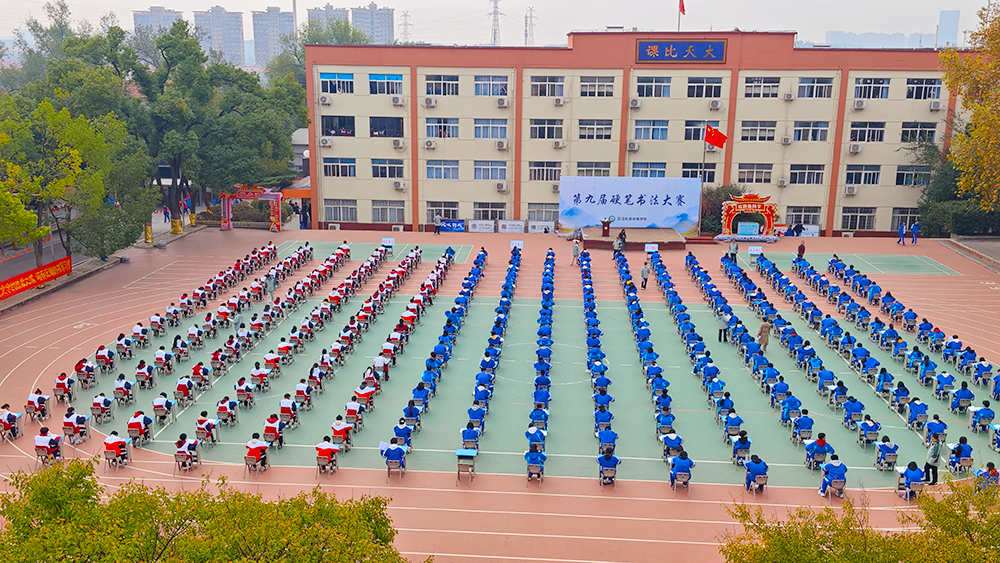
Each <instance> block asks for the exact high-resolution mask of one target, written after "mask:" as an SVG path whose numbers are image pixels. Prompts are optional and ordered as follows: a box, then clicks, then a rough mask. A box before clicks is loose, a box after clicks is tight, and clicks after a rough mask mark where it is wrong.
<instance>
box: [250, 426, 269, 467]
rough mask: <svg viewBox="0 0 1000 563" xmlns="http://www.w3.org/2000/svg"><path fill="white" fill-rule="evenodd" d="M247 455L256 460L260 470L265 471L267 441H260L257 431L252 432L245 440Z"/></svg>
mask: <svg viewBox="0 0 1000 563" xmlns="http://www.w3.org/2000/svg"><path fill="white" fill-rule="evenodd" d="M247 455H248V456H252V457H253V458H254V459H256V460H257V463H259V464H260V468H261V470H263V471H267V442H264V441H262V440H261V439H260V434H258V433H257V432H254V433H253V436H251V437H250V441H249V442H247Z"/></svg>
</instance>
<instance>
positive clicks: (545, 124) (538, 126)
mask: <svg viewBox="0 0 1000 563" xmlns="http://www.w3.org/2000/svg"><path fill="white" fill-rule="evenodd" d="M562 122H563V120H561V119H532V120H531V126H530V128H529V129H528V133H529V135H530V136H531V138H532V139H562V138H563V126H562Z"/></svg>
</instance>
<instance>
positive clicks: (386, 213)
mask: <svg viewBox="0 0 1000 563" xmlns="http://www.w3.org/2000/svg"><path fill="white" fill-rule="evenodd" d="M405 222H406V202H404V201H402V200H395V199H374V200H372V223H405Z"/></svg>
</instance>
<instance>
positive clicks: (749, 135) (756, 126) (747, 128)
mask: <svg viewBox="0 0 1000 563" xmlns="http://www.w3.org/2000/svg"><path fill="white" fill-rule="evenodd" d="M777 125H778V122H777V121H744V122H743V123H742V126H743V135H742V137H741V138H742V139H743V140H744V141H773V140H774V129H775V127H777Z"/></svg>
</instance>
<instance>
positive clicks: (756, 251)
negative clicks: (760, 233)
mask: <svg viewBox="0 0 1000 563" xmlns="http://www.w3.org/2000/svg"><path fill="white" fill-rule="evenodd" d="M747 252H749V253H750V256H760V255H761V254H764V247H763V246H748V247H747Z"/></svg>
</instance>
